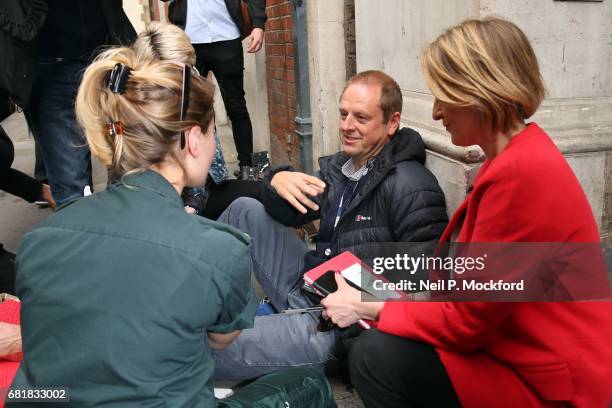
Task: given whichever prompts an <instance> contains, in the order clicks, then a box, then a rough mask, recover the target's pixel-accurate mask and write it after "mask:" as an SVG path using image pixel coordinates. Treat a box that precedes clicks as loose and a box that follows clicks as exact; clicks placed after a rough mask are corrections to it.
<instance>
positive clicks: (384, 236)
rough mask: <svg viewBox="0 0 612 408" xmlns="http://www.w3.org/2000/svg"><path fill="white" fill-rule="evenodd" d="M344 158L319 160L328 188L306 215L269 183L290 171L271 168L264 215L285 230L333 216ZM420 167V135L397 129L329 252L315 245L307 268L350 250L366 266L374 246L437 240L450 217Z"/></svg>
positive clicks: (341, 223)
mask: <svg viewBox="0 0 612 408" xmlns="http://www.w3.org/2000/svg"><path fill="white" fill-rule="evenodd" d="M348 158H349V157H348V156H347V155H346V154H345V153H343V152H341V153H337V154H335V155H333V156H327V157H322V158H320V159H319V167H320V172H319V177H320V178H321V179H322V180H323V181H324V182H325V184H326V189H325V192H324V193H323V194H321V195H320V196H319V197H317V198H318V200H316V201H318V203H319V207H320V210H319V211H316V212H315V211H312V210H309V212H308V213H307V214H301V213H299V212H298V211H297V210H295V209H294V208H293V207H292V206H291V205H290V204H289V203H288V202H287V201H285V200H284V199H282V198H281V197H280V196H279V195H278V194H276V191H275V190H274V189H273V188H272V186H271V185H270V181H271V179H272V177H273V175H274V174H275V173H277V172H278V171H282V170H290V168H288V167H287V166H285V167H277V168H275V169H273V170H271V171H270V172H269V173H268V175H267V176H266V178H265V179H264V183H263V194H262V201H263V203H264V206H265V208H266V211H267V212H268V213H269V214H270V215H271V216H272V217H273V218H274V219H275V220H277V221H278V222H280V223H282V224H284V225H287V226H297V225H303V224H305V223H307V222H309V221H312V220H314V219H317V218H321V219H322V220H323V219H326V217H335V216H336V208H331V207H332V205H331V203H333V202H334V197H335V195H336V194H341V193H342V190H341V188H342V185H343V183H344V182H345V180H346V177H345V176H344V175H343V174H342V171H341V168H342V166H343V165H344V163H345V162H346V161H347V160H348ZM424 163H425V145H424V144H423V140H422V139H421V136H420V135H419V134H418V133H417V132H415V131H414V130H412V129H408V128H403V129H401V130H399V131H398V132H397V133H396V134H395V136H394V137H393V138H392V139H391V140H390V141H389V143H388V144H387V145H386V146H385V147H384V148H383V150H382V151H381V153H380V154H379V155H378V157H377V159H376V160H375V161H374V164H373V167H372V169H371V170H370V171H369V172H368V174H367V176H366V178H365V179H364V181H363V185H362V186H359V189H358V190H357V193H356V195H355V197H354V198H353V200H352V201H351V203H350V204H349V206H348V207H347V209H346V211H345V212H344V213H343V214H342V217H341V218H340V221H339V222H338V225H337V227H336V228H335V230H334V232H333V234H332V236H331V240H330V242H331V245H330V247H329V249H330V250H331V251H328V254H325V250H324V249H323V248H321V245H319V243H317V250H316V251H313V253H310V254H309V255H308V256H307V258H306V262H305V269H310V268H312V267H314V266H316V265H317V264H318V263H320V262H322V261H324V260H325V259H326V258H331V257H333V256H335V255H338V254H339V253H341V252H343V251H351V252H353V253H354V254H356V255H357V256H359V257H360V258H362V259H363V260H365V261H366V262H367V261H370V260H371V258H372V252H373V250H372V247H373V246H374V247H376V245H375V244H376V243H388V242H432V241H437V240H438V239H439V238H440V236H441V235H442V232H443V231H444V228H445V227H446V224H447V223H448V217H447V214H446V205H445V200H444V194H443V193H442V190H441V189H440V186H439V185H438V181H437V180H436V178H435V176H434V175H433V174H432V173H431V172H430V171H429V170H427V169H426V168H425V166H424ZM339 190H340V191H339ZM374 252H376V251H374Z"/></svg>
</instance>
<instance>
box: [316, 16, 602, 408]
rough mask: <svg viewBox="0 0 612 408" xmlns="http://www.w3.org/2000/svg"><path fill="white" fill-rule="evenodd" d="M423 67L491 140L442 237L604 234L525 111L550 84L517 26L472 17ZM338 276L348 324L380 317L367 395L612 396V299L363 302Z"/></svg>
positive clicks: (461, 121)
mask: <svg viewBox="0 0 612 408" xmlns="http://www.w3.org/2000/svg"><path fill="white" fill-rule="evenodd" d="M422 67H423V71H424V74H425V78H426V80H427V83H428V86H429V87H430V89H431V91H432V94H433V95H434V97H435V102H434V108H433V118H434V119H435V120H441V121H442V123H443V124H444V126H445V127H446V129H447V131H448V132H449V133H450V134H451V138H452V141H453V143H454V144H455V145H458V146H469V145H479V146H480V147H481V148H482V149H483V151H484V152H485V154H486V156H487V160H486V161H485V162H484V163H483V165H482V167H481V169H480V171H479V173H478V176H477V178H476V180H475V183H474V189H473V191H472V192H471V193H470V194H469V195H468V197H467V199H466V200H465V202H464V203H463V204H462V205H461V206H460V207H459V209H458V210H457V211H456V213H455V214H454V216H453V217H452V220H451V222H450V224H449V225H448V228H447V229H446V232H445V233H444V235H443V237H442V241H450V240H451V235H453V238H454V240H456V241H458V242H591V243H597V242H599V235H598V232H597V226H596V224H595V220H594V218H593V214H592V212H591V208H590V206H589V203H588V202H587V199H586V196H585V194H584V192H583V190H582V188H581V187H580V185H579V183H578V180H577V179H576V177H575V175H574V173H573V172H572V170H571V169H570V167H569V165H568V164H567V162H566V161H565V159H564V158H563V156H562V154H561V153H560V152H559V150H558V149H557V148H556V147H555V145H554V144H553V142H552V140H551V139H550V137H549V136H548V135H547V134H546V133H545V132H544V131H543V130H542V129H540V127H538V125H537V124H535V123H526V122H525V121H526V119H527V118H529V117H530V116H531V115H532V114H533V113H534V112H535V111H536V109H537V108H538V106H539V104H540V102H541V101H542V99H543V97H544V92H545V91H544V85H543V82H542V79H541V76H540V72H539V68H538V63H537V59H536V56H535V54H534V52H533V49H532V48H531V46H530V44H529V41H528V40H527V38H526V37H525V35H524V34H523V32H522V31H521V30H520V29H519V28H518V27H517V26H516V25H514V24H512V23H510V22H507V21H504V20H501V19H498V18H487V19H484V20H468V21H465V22H464V23H462V24H460V25H458V26H456V27H452V28H450V29H448V30H447V31H446V32H445V33H444V34H442V35H441V36H440V37H438V38H437V39H436V40H435V41H434V42H433V43H432V44H431V45H430V46H429V47H428V48H427V49H426V51H425V52H424V54H423V57H422ZM453 232H458V236H457V237H454V235H455V234H453ZM338 283H339V287H340V289H339V291H338V292H336V293H334V294H332V295H330V296H328V297H327V299H325V300H324V302H323V303H324V304H325V306H326V314H327V315H328V316H329V317H330V318H331V319H332V320H333V321H334V322H335V323H337V324H338V325H340V326H348V325H350V324H352V323H354V322H355V321H356V320H357V319H358V318H366V319H372V320H374V321H375V322H376V325H377V329H376V330H370V331H368V332H366V333H364V334H362V335H361V336H360V338H359V339H358V341H357V342H356V344H355V345H354V347H353V349H352V350H351V358H350V370H351V379H352V380H353V383H354V385H355V387H356V388H357V391H358V392H359V394H360V395H361V397H362V399H363V400H364V403H365V404H366V406H367V407H395V406H409V407H412V406H459V405H462V406H465V407H506V406H507V407H552V406H576V407H585V408H586V407H588V408H591V407H602V408H604V407H608V406H610V404H612V385H610V384H612V380H611V379H612V308H611V303H603V302H601V303H595V302H575V303H543V302H540V303H502V302H499V303H494V302H489V303H483V302H446V303H442V302H438V303H435V302H388V303H371V302H370V303H365V302H364V303H362V302H360V295H359V293H357V292H356V291H355V290H353V289H352V288H350V287H348V286H347V285H346V284H345V283H344V282H342V281H341V280H339V282H338Z"/></svg>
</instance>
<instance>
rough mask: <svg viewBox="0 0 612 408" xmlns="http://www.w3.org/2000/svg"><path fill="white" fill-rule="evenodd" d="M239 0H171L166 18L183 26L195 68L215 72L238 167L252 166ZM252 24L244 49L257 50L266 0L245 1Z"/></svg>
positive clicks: (261, 37) (261, 35) (263, 24)
mask: <svg viewBox="0 0 612 408" xmlns="http://www.w3.org/2000/svg"><path fill="white" fill-rule="evenodd" d="M164 1H168V0H164ZM241 2H242V1H241V0H189V1H188V0H175V1H173V2H172V3H171V4H170V13H169V17H170V20H171V21H172V22H173V23H174V24H177V25H178V26H180V27H182V28H184V29H185V32H186V33H187V35H188V36H189V38H190V39H191V43H192V44H193V47H194V48H195V51H196V55H197V61H196V68H197V69H198V71H200V73H201V74H202V75H204V76H207V75H208V72H209V71H212V73H213V74H214V75H215V78H216V79H217V83H218V84H219V90H220V91H221V96H222V97H223V103H224V105H225V110H226V112H227V115H228V117H229V119H230V121H231V122H232V133H233V135H234V143H235V144H236V151H237V152H238V164H239V166H240V168H241V169H242V167H244V166H252V164H253V163H252V158H251V154H252V153H253V126H252V124H251V118H250V116H249V111H248V110H247V106H246V100H245V98H244V55H243V50H242V38H241V29H242V27H243V20H244V18H245V16H243V14H242V8H241ZM247 4H248V8H249V12H250V16H251V19H252V24H253V28H252V31H251V32H250V33H244V35H248V37H249V40H248V46H247V52H250V53H255V52H258V51H259V50H260V49H261V47H262V45H263V42H264V29H265V24H266V19H267V16H266V1H265V0H250V1H248V2H247Z"/></svg>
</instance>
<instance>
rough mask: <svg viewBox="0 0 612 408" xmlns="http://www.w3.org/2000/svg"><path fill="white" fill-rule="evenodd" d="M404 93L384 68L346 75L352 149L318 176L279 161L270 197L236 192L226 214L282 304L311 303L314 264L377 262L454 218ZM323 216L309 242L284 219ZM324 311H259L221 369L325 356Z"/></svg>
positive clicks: (343, 127)
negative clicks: (245, 237) (391, 246)
mask: <svg viewBox="0 0 612 408" xmlns="http://www.w3.org/2000/svg"><path fill="white" fill-rule="evenodd" d="M401 111H402V95H401V91H400V88H399V86H398V85H397V83H396V82H395V81H394V80H393V79H392V78H391V77H389V76H388V75H386V74H384V73H382V72H380V71H365V72H362V73H360V74H357V75H356V76H354V77H353V78H352V79H351V80H349V82H348V83H347V85H346V87H345V89H344V91H343V93H342V96H341V100H340V140H341V142H342V147H343V151H342V152H340V153H337V154H335V155H333V156H329V157H323V158H321V159H320V160H319V166H320V172H319V177H313V176H310V175H307V174H304V173H300V172H295V171H292V170H291V169H290V168H289V167H281V168H276V169H274V170H273V171H271V172H270V173H269V174H268V175H267V178H266V179H265V180H264V190H263V204H260V203H259V202H257V201H255V200H252V199H246V198H242V199H239V200H236V201H234V203H232V205H230V207H228V209H227V210H226V211H225V212H224V213H223V214H222V215H221V217H220V218H219V221H222V222H226V223H228V224H230V225H233V226H235V227H237V228H239V229H241V230H242V231H244V232H246V233H248V234H249V235H250V236H251V237H252V241H251V254H252V260H253V269H254V273H255V275H256V277H257V279H258V281H259V283H260V285H261V286H262V288H263V289H264V291H265V292H266V294H267V295H268V296H269V297H270V300H271V303H272V305H273V306H274V307H275V308H276V310H278V311H280V310H284V309H294V308H303V307H308V306H311V305H312V302H311V300H310V299H309V298H308V296H306V295H305V293H304V291H303V289H302V283H303V281H302V276H303V274H304V272H305V271H307V270H309V269H311V268H313V267H315V266H318V265H319V264H321V263H322V262H324V261H326V260H328V259H330V258H332V257H334V256H336V255H338V254H340V253H341V252H343V251H351V252H352V253H354V254H355V255H357V256H358V257H360V258H362V259H363V260H364V261H366V262H368V261H369V260H370V259H371V258H372V257H373V256H376V255H377V254H376V251H377V250H378V249H380V248H381V244H382V243H390V242H419V243H422V242H435V241H437V240H438V238H439V237H440V235H441V234H442V232H443V230H444V228H445V226H446V224H447V221H448V218H447V214H446V208H445V200H444V195H443V193H442V191H441V189H440V187H439V185H438V182H437V180H436V178H435V177H434V176H433V174H431V173H430V172H429V171H428V170H427V169H426V168H425V167H424V162H425V146H424V144H423V141H422V139H421V137H420V135H419V134H418V133H417V132H415V131H414V130H411V129H408V128H403V129H399V122H400V115H401ZM317 218H320V220H321V227H320V232H319V236H318V237H317V242H316V249H315V250H312V251H308V249H307V247H306V246H305V245H304V243H303V242H301V241H300V240H299V239H298V238H297V236H296V235H295V234H294V233H293V232H292V231H291V230H290V229H288V228H286V227H285V226H297V225H302V224H304V223H307V222H309V221H311V220H313V219H317ZM318 322H319V319H318V316H317V315H316V314H312V313H311V314H308V313H306V314H271V315H267V316H261V317H256V320H255V327H254V328H253V329H249V330H244V331H243V332H242V333H241V334H240V336H239V337H238V339H237V340H236V342H235V344H232V346H230V347H229V348H228V349H226V350H224V351H221V352H217V353H216V372H215V376H216V378H219V379H246V378H253V377H256V376H258V375H262V374H264V373H267V372H269V371H273V370H276V369H278V368H280V367H283V366H291V365H299V366H318V367H322V366H325V364H326V363H327V362H329V361H330V360H332V359H333V358H334V355H333V349H334V345H335V342H336V340H337V338H338V330H330V331H327V332H324V331H318V330H317V324H318Z"/></svg>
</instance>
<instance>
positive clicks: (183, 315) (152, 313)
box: [9, 48, 333, 407]
mask: <svg viewBox="0 0 612 408" xmlns="http://www.w3.org/2000/svg"><path fill="white" fill-rule="evenodd" d="M213 95H214V88H213V86H212V85H211V84H210V83H208V82H206V81H205V80H203V79H202V78H200V77H199V76H198V75H197V74H195V73H192V69H191V67H190V66H188V65H185V64H182V63H180V62H178V61H172V62H163V61H152V60H150V59H140V58H139V56H138V55H137V54H135V53H134V51H133V50H132V49H129V48H118V49H112V50H109V51H107V52H104V53H103V54H101V55H100V56H99V57H98V58H97V60H96V61H95V62H94V63H93V64H92V65H90V66H89V67H88V68H87V70H86V72H85V74H84V77H83V82H82V84H81V86H80V89H79V94H78V97H77V104H76V106H77V107H76V111H77V117H78V120H79V124H80V125H81V126H82V127H83V129H84V131H85V136H86V137H87V141H88V143H89V146H90V147H91V151H92V152H93V153H94V154H95V155H96V156H97V157H98V158H99V159H100V161H101V162H102V163H103V164H104V165H106V166H108V167H110V168H111V169H112V170H113V172H114V174H123V177H122V179H121V180H120V181H119V182H117V183H115V184H113V185H111V186H109V187H108V189H107V190H105V191H103V192H101V193H98V194H94V195H92V196H90V197H87V198H85V199H83V200H78V201H76V202H72V203H71V204H69V205H68V206H66V207H65V208H64V209H63V210H62V211H59V212H58V213H56V214H54V215H52V216H51V217H49V218H48V219H47V220H46V221H45V222H43V224H42V225H40V226H39V227H37V228H35V229H34V230H33V231H31V232H29V233H28V234H26V235H25V237H24V238H23V240H22V244H21V247H20V250H19V253H18V263H17V264H18V274H17V276H18V282H17V293H18V296H19V297H20V298H21V300H22V316H21V325H22V336H23V350H24V360H23V362H22V365H21V367H20V371H19V372H18V374H17V376H16V377H15V380H14V382H13V385H12V387H13V389H19V390H22V389H24V388H31V387H36V386H39V387H42V386H44V387H59V386H62V387H68V388H69V389H70V405H71V406H99V405H106V404H108V405H117V406H122V407H123V406H142V405H143V404H144V405H159V404H164V405H168V406H173V407H181V406H213V405H214V401H213V392H212V391H213V390H212V380H211V374H212V371H213V369H214V363H213V359H212V356H211V350H213V349H222V348H225V347H227V346H228V345H229V344H230V343H231V342H232V341H233V340H234V339H235V337H236V336H237V335H238V333H239V332H240V330H242V329H244V328H247V327H250V326H251V325H252V321H253V315H254V313H255V309H256V307H257V301H256V300H255V298H254V295H253V291H252V288H251V270H250V265H251V263H250V258H249V251H248V240H247V238H246V237H245V236H244V234H242V233H240V232H238V231H236V230H234V229H232V228H230V227H228V226H226V225H222V224H218V223H215V222H212V221H209V220H206V219H204V218H201V217H193V216H190V215H189V214H187V213H186V212H185V211H184V209H183V203H182V201H181V199H180V192H181V191H182V190H183V188H184V187H185V186H197V185H201V184H202V183H203V182H204V179H205V178H206V175H207V173H208V168H209V166H210V164H211V161H212V159H213V155H214V150H215V144H214V138H213V135H212V129H213V126H214V117H213ZM219 254H223V256H222V257H219ZM270 382H272V383H273V386H268V387H267V389H268V392H267V393H254V394H253V393H251V394H249V391H248V390H250V389H251V388H249V387H247V388H245V390H244V393H243V394H242V395H244V394H246V395H247V397H241V396H240V395H241V394H237V395H236V396H235V397H232V399H230V400H229V401H223V402H220V403H219V405H220V406H225V405H230V402H231V401H235V400H239V401H244V399H245V398H246V399H247V400H250V401H251V402H252V403H253V404H257V403H258V402H260V401H261V400H262V399H266V398H268V399H269V398H274V395H278V398H285V400H286V401H287V402H288V403H290V404H291V406H298V407H299V406H305V405H304V402H303V401H307V402H308V404H310V403H311V401H315V403H316V404H317V406H322V407H327V406H333V400H332V398H331V390H330V387H329V384H328V383H327V381H326V380H325V378H324V377H323V376H322V375H321V374H320V373H317V372H310V371H308V370H299V369H298V370H296V371H292V372H291V373H286V374H283V375H282V376H277V377H275V378H272V379H271V380H270ZM256 384H257V383H256ZM264 388H265V387H264ZM269 390H272V391H269ZM288 390H291V391H295V393H296V395H299V396H300V398H303V401H302V402H301V403H300V402H299V401H298V400H297V399H296V398H293V397H291V396H287V394H288ZM234 398H235V399H234ZM9 405H10V404H9ZM17 405H19V404H17ZM230 406H231V405H230Z"/></svg>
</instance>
